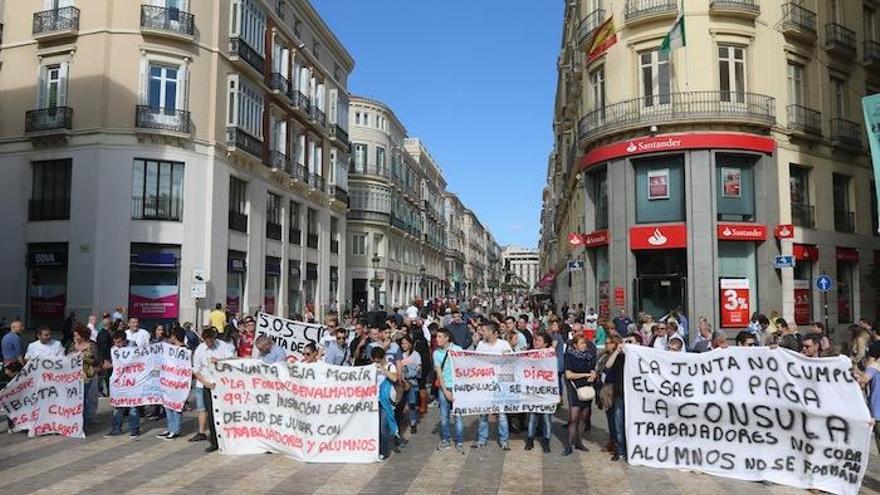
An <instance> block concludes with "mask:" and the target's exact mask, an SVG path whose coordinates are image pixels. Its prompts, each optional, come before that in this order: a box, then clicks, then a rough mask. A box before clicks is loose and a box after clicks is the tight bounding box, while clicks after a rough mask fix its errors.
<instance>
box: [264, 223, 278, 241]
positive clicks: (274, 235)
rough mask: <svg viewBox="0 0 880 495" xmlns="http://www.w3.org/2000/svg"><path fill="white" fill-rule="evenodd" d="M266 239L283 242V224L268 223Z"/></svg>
mask: <svg viewBox="0 0 880 495" xmlns="http://www.w3.org/2000/svg"><path fill="white" fill-rule="evenodd" d="M266 238H267V239H275V240H276V241H280V240H281V224H280V223H274V222H268V221H267V222H266Z"/></svg>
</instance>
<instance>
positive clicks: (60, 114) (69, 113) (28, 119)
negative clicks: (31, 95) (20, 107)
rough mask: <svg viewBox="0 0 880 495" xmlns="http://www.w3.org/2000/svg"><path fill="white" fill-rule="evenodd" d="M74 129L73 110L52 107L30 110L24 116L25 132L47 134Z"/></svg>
mask: <svg viewBox="0 0 880 495" xmlns="http://www.w3.org/2000/svg"><path fill="white" fill-rule="evenodd" d="M72 128H73V109H72V108H70V107H52V108H39V109H36V110H30V111H28V112H27V113H25V115H24V131H25V132H45V131H54V130H59V129H68V130H70V129H72Z"/></svg>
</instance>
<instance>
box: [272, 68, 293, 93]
mask: <svg viewBox="0 0 880 495" xmlns="http://www.w3.org/2000/svg"><path fill="white" fill-rule="evenodd" d="M269 89H273V90H275V91H279V92H281V93H284V94H289V93H290V81H288V80H287V78H286V77H284V74H281V73H280V72H273V73H272V75H271V76H269Z"/></svg>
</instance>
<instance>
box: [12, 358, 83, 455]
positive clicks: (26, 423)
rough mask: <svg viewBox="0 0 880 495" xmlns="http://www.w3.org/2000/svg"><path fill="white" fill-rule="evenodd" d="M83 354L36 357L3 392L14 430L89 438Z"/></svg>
mask: <svg viewBox="0 0 880 495" xmlns="http://www.w3.org/2000/svg"><path fill="white" fill-rule="evenodd" d="M82 374H83V361H82V355H80V354H72V355H70V356H58V357H50V358H36V359H33V360H31V361H28V363H27V364H26V365H25V367H24V368H23V369H22V370H21V372H19V374H18V375H16V377H15V378H13V379H12V381H11V382H9V383H8V384H7V385H6V387H5V388H4V389H3V390H2V391H0V405H2V406H3V408H4V409H5V410H6V413H7V415H8V416H9V419H10V420H12V423H13V425H14V426H13V428H12V429H13V431H24V430H28V436H30V437H39V436H42V435H51V434H57V435H62V436H65V437H76V438H85V433H84V432H83V381H82V378H83V376H82Z"/></svg>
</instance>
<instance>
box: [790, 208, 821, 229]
mask: <svg viewBox="0 0 880 495" xmlns="http://www.w3.org/2000/svg"><path fill="white" fill-rule="evenodd" d="M791 223H792V224H793V225H796V226H798V227H804V228H807V229H812V228H814V227H815V226H816V216H815V213H814V207H813V206H812V205H805V204H800V203H792V204H791Z"/></svg>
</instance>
